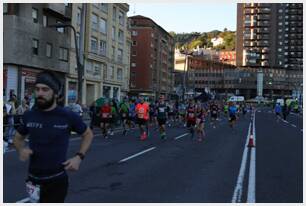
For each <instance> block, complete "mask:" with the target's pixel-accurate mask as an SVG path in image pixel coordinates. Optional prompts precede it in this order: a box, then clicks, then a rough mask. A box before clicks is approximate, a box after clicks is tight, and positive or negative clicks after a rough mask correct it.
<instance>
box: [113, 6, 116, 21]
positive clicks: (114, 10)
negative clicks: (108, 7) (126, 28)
mask: <svg viewBox="0 0 306 206" xmlns="http://www.w3.org/2000/svg"><path fill="white" fill-rule="evenodd" d="M116 17H117V10H116V7H113V21H116Z"/></svg>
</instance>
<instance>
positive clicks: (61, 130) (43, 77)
mask: <svg viewBox="0 0 306 206" xmlns="http://www.w3.org/2000/svg"><path fill="white" fill-rule="evenodd" d="M60 88H61V83H60V81H59V80H58V79H57V77H56V76H55V74H53V73H51V72H42V73H40V74H38V76H37V79H36V83H35V93H36V99H35V107H34V108H33V109H32V110H31V111H27V112H25V113H24V116H23V121H22V124H21V125H20V127H19V128H18V129H17V132H16V135H15V138H14V145H15V147H16V150H17V152H18V153H19V158H20V160H21V161H27V160H28V159H30V164H29V169H28V179H27V181H26V186H27V192H28V194H29V198H30V201H31V202H64V200H65V197H66V195H67V190H68V176H67V173H66V171H67V170H72V171H76V170H78V169H79V167H80V164H81V161H82V160H83V158H84V157H85V153H86V152H87V150H88V149H89V147H90V144H91V142H92V138H93V134H92V131H91V130H90V129H89V128H88V127H87V126H86V124H85V123H84V122H83V121H82V119H81V117H80V116H79V115H77V114H75V113H73V112H72V111H69V110H66V109H64V108H63V107H61V106H58V105H57V103H56V99H57V97H58V94H59V91H60ZM71 131H75V132H77V133H79V134H81V136H82V138H83V140H82V142H81V146H80V149H79V151H76V152H77V153H76V155H75V156H74V157H72V158H70V159H68V160H67V159H66V155H67V150H68V145H69V137H70V133H71ZM27 135H29V147H27V146H25V141H24V139H25V137H26V136H27Z"/></svg>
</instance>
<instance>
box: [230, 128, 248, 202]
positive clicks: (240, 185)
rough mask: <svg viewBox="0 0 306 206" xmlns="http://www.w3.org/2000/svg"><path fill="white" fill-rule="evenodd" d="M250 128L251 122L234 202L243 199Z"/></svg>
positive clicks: (233, 198)
mask: <svg viewBox="0 0 306 206" xmlns="http://www.w3.org/2000/svg"><path fill="white" fill-rule="evenodd" d="M250 130H251V123H250V125H249V130H248V134H247V138H246V143H245V146H244V151H243V155H242V161H241V166H240V170H239V175H238V178H237V184H236V187H235V190H234V194H233V197H232V203H236V202H240V201H241V196H242V189H243V180H244V174H245V167H246V163H247V159H248V142H249V138H250Z"/></svg>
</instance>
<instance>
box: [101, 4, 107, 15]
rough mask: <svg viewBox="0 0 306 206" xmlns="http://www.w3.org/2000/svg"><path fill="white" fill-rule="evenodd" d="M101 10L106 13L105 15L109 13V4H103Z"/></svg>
mask: <svg viewBox="0 0 306 206" xmlns="http://www.w3.org/2000/svg"><path fill="white" fill-rule="evenodd" d="M101 10H102V11H103V12H104V13H107V11H108V4H103V3H102V4H101Z"/></svg>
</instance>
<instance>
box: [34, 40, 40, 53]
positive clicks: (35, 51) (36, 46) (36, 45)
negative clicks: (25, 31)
mask: <svg viewBox="0 0 306 206" xmlns="http://www.w3.org/2000/svg"><path fill="white" fill-rule="evenodd" d="M38 45H39V42H38V40H37V39H33V40H32V53H33V54H35V55H38Z"/></svg>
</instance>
